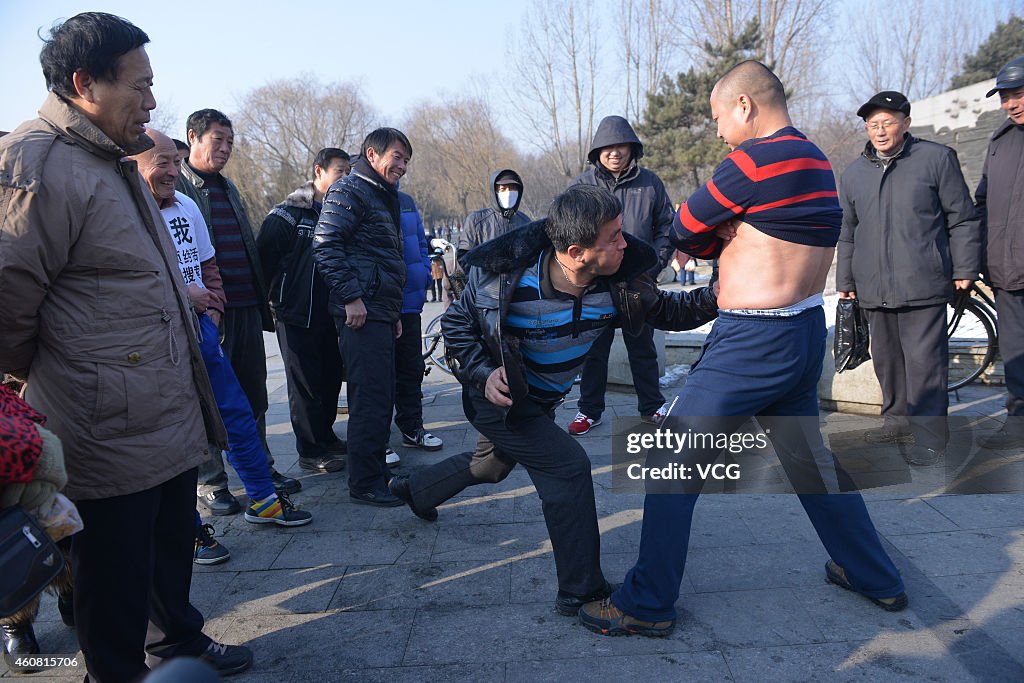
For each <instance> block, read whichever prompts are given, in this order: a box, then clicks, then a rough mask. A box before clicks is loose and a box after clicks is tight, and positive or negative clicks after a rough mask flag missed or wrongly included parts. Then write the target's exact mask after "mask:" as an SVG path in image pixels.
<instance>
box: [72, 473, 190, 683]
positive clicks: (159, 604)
mask: <svg viewBox="0 0 1024 683" xmlns="http://www.w3.org/2000/svg"><path fill="white" fill-rule="evenodd" d="M195 488H196V470H195V469H191V470H188V471H187V472H184V473H182V474H179V475H178V476H176V477H174V478H173V479H170V480H169V481H166V482H164V483H163V484H160V485H159V486H155V487H153V488H151V489H147V490H145V491H140V492H138V493H132V494H129V495H125V496H115V497H113V498H101V499H99V500H79V501H75V504H76V505H77V507H78V511H79V512H80V513H81V515H82V522H83V523H84V525H85V529H84V530H83V531H80V532H79V533H78V534H76V535H75V536H74V537H73V539H72V545H71V571H72V576H73V577H74V596H75V597H74V603H75V605H74V606H75V632H76V634H77V635H78V642H79V644H80V645H81V646H82V653H83V654H84V655H85V664H86V666H87V667H88V670H89V678H90V680H92V681H102V682H104V683H108V682H109V683H125V682H127V681H133V680H135V679H136V678H138V677H140V676H142V675H143V674H145V673H146V672H147V671H148V669H147V667H146V653H149V654H150V655H152V656H154V657H162V658H168V657H177V656H193V657H194V656H197V655H199V654H201V653H202V652H203V651H204V650H206V647H207V646H208V645H209V644H210V639H209V638H208V637H207V636H205V635H204V634H203V615H201V614H200V613H199V611H198V610H196V608H194V607H193V606H192V605H191V604H190V603H189V598H188V594H189V588H190V586H191V583H192V550H193V543H194V541H195V534H196V516H195V515H196V510H195V498H194V496H195ZM147 627H149V635H148V636H147Z"/></svg>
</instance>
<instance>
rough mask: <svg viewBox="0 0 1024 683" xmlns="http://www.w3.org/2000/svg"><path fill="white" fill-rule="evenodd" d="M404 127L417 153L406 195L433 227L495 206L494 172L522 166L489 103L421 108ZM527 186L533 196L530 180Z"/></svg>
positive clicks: (475, 100)
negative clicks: (490, 180)
mask: <svg viewBox="0 0 1024 683" xmlns="http://www.w3.org/2000/svg"><path fill="white" fill-rule="evenodd" d="M404 126H405V128H404V130H405V133H406V134H407V135H408V136H409V140H410V142H412V144H413V149H414V153H413V161H412V163H411V164H410V166H409V172H408V174H407V175H406V177H405V179H404V180H403V181H402V191H403V192H407V193H409V194H410V195H412V197H413V198H414V199H415V200H416V203H417V204H418V205H419V208H420V213H421V214H423V219H424V223H425V224H428V225H430V224H432V223H433V222H435V221H446V222H451V221H460V220H462V218H464V217H465V216H466V214H468V213H469V212H470V211H472V210H474V209H478V208H480V207H482V206H489V205H491V204H492V203H493V198H492V196H491V193H490V192H489V190H488V187H487V181H488V178H489V176H490V174H491V172H493V171H495V170H498V169H499V168H502V167H512V168H515V167H516V165H517V164H518V162H519V159H518V155H517V153H516V150H515V148H514V147H513V145H512V143H511V142H510V141H509V140H508V138H506V137H505V136H504V135H502V134H501V132H499V130H498V125H497V123H496V122H495V119H494V116H493V114H492V112H491V109H490V107H489V106H488V104H487V102H486V101H484V100H483V99H482V98H479V97H469V98H449V99H446V100H444V101H440V102H437V103H425V104H422V105H420V106H417V107H415V108H414V110H413V114H412V115H411V116H410V117H409V119H408V120H407V121H406V122H405V124H404ZM524 182H527V192H529V184H528V181H527V180H526V179H524ZM527 196H528V194H527Z"/></svg>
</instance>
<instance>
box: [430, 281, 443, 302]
mask: <svg viewBox="0 0 1024 683" xmlns="http://www.w3.org/2000/svg"><path fill="white" fill-rule="evenodd" d="M443 290H444V288H443V287H442V286H441V281H440V280H431V281H430V286H429V287H427V292H428V293H429V294H430V300H431V301H440V300H441V296H442V295H443V294H444V291H443Z"/></svg>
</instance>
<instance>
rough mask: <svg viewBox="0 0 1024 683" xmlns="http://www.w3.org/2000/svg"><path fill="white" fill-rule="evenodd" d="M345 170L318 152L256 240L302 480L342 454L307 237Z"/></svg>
mask: <svg viewBox="0 0 1024 683" xmlns="http://www.w3.org/2000/svg"><path fill="white" fill-rule="evenodd" d="M351 170H352V166H351V164H350V158H349V155H348V154H347V153H346V152H345V151H344V150H341V149H338V148H336V147H325V148H324V149H321V150H320V151H319V152H317V155H316V159H315V160H314V161H313V179H312V180H310V181H308V182H306V183H305V184H304V185H303V186H302V187H300V188H298V189H297V190H295V191H294V192H292V193H291V194H290V195H288V197H287V198H286V199H285V200H284V201H283V202H281V203H280V204H278V205H277V206H275V207H274V208H273V209H271V211H270V213H269V214H267V217H266V218H265V219H263V225H262V226H261V227H260V232H259V236H258V237H257V238H256V246H257V249H258V250H259V256H260V261H261V263H262V264H263V279H264V281H266V282H268V283H270V304H271V306H272V307H273V309H274V314H275V315H276V317H277V340H278V343H279V345H280V347H281V359H282V360H283V361H284V372H285V377H286V378H287V382H288V407H289V410H290V413H291V422H292V431H293V432H294V433H295V448H296V450H297V451H298V454H299V467H301V468H302V469H304V470H307V471H309V472H337V471H339V470H341V469H342V468H344V467H345V453H346V452H347V446H346V444H345V442H344V441H342V440H341V439H339V438H338V437H337V436H336V435H335V433H334V422H335V420H336V419H337V417H338V413H337V405H338V396H339V394H340V393H341V384H342V378H343V375H344V371H343V368H342V363H341V353H340V351H339V350H338V329H337V328H336V327H335V326H334V318H333V317H332V316H331V313H330V309H329V307H328V299H329V296H330V291H329V290H328V288H327V283H326V282H324V279H323V277H322V276H321V275H320V271H319V269H318V268H317V266H316V261H315V260H314V259H313V233H314V232H315V231H316V224H317V221H318V220H320V211H321V209H322V208H323V201H324V195H325V194H327V190H329V189H330V187H331V185H333V184H334V183H335V182H337V181H338V180H339V179H341V178H344V177H345V176H347V175H348V174H349V171H351Z"/></svg>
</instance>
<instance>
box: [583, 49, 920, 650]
mask: <svg viewBox="0 0 1024 683" xmlns="http://www.w3.org/2000/svg"><path fill="white" fill-rule="evenodd" d="M711 112H712V116H713V118H714V119H715V121H716V122H717V124H718V136H719V137H720V138H722V139H723V140H724V141H725V142H726V143H727V144H728V145H729V147H730V148H731V149H732V150H733V151H732V152H731V153H730V154H729V155H728V156H727V157H726V159H725V161H723V162H722V163H721V164H720V165H719V166H718V168H717V169H716V170H715V173H714V175H713V177H712V179H711V180H710V181H709V182H708V183H707V184H706V185H705V186H704V187H702V188H701V189H700V190H698V191H697V192H696V193H694V194H693V196H691V197H690V199H689V200H688V201H687V202H686V203H685V204H683V205H682V206H681V207H680V209H679V213H678V215H677V217H676V220H675V223H674V226H673V242H674V243H675V245H676V247H677V248H678V249H679V250H681V251H684V252H686V253H688V254H690V255H691V256H694V257H696V258H715V257H718V258H719V264H720V266H719V267H720V277H721V282H720V286H721V291H720V294H719V296H718V303H719V308H720V314H719V319H718V321H717V322H716V323H715V327H714V329H713V330H712V332H711V334H710V335H709V336H708V339H707V344H706V346H705V350H704V353H703V355H702V356H701V358H700V359H699V360H698V362H697V363H696V364H695V365H694V366H693V368H691V370H690V375H689V378H688V379H687V382H686V386H685V388H684V389H683V392H682V393H681V394H680V396H679V399H678V401H679V403H678V405H677V406H676V408H675V409H674V411H673V414H674V415H678V416H680V417H678V418H675V419H676V420H678V421H679V422H677V423H676V424H677V425H682V428H681V429H679V431H682V429H685V428H687V427H690V428H694V431H697V430H700V431H704V432H706V431H719V432H732V431H735V430H736V429H738V428H739V427H740V426H741V425H742V423H743V422H744V421H746V420H747V418H748V417H750V416H757V418H758V421H759V422H760V424H761V426H762V427H763V428H765V431H766V433H767V434H768V436H769V438H770V439H771V440H772V443H773V445H774V447H775V450H776V452H777V453H778V455H779V458H780V460H781V462H782V464H783V467H784V468H785V470H786V473H787V475H788V476H789V478H790V480H791V482H792V483H793V486H794V488H795V489H796V491H797V493H798V494H799V498H800V502H801V504H802V505H803V507H804V510H805V511H806V512H807V516H808V517H809V518H810V520H811V523H812V524H813V525H814V528H815V530H816V531H817V533H818V536H819V538H820V539H821V541H822V543H823V544H824V546H825V549H826V550H827V551H828V553H829V555H830V556H831V558H832V559H831V560H829V561H828V563H827V564H826V568H825V571H826V578H827V579H828V580H829V581H830V582H832V583H835V584H837V585H839V586H841V587H843V588H846V589H849V590H853V591H856V592H858V593H860V594H861V595H863V596H865V597H867V598H868V599H869V600H871V601H872V602H874V603H875V604H876V605H878V606H880V607H882V608H883V609H885V610H887V611H898V610H901V609H904V608H905V607H906V606H907V604H908V603H907V597H906V594H905V593H904V587H903V581H902V580H901V578H900V575H899V572H898V571H897V570H896V567H895V566H894V565H893V563H892V561H891V560H890V559H889V557H888V555H886V553H885V551H884V549H883V548H882V546H881V543H880V541H879V539H878V534H877V532H876V531H875V528H874V525H873V524H872V523H871V519H870V517H869V516H868V513H867V509H866V508H865V506H864V500H863V498H862V497H861V496H860V494H859V493H855V492H854V493H843V494H838V492H839V491H840V490H842V491H849V490H850V489H851V488H852V484H851V482H850V481H849V478H848V477H847V476H846V475H845V473H844V472H843V471H842V470H841V469H840V468H839V467H838V465H836V464H835V461H834V459H833V458H832V455H831V453H829V452H828V451H827V449H825V448H824V446H823V444H822V440H821V434H820V432H819V431H818V430H817V422H816V418H817V415H818V399H817V384H818V379H819V377H820V375H821V364H822V358H823V356H824V352H825V317H824V311H823V310H822V296H821V293H822V290H823V289H824V285H825V278H826V275H827V273H828V270H829V266H830V264H831V263H832V255H833V252H834V250H835V245H836V242H837V240H838V237H839V230H840V225H841V222H842V211H841V209H840V207H839V203H838V199H837V194H836V186H835V178H834V176H833V174H832V168H831V166H830V165H829V162H828V160H827V159H826V158H825V156H824V154H822V152H821V151H820V150H819V149H818V148H817V147H816V146H815V145H814V144H812V143H811V142H809V141H808V140H807V138H806V137H804V135H803V134H802V133H801V132H800V131H798V130H797V129H796V128H794V127H793V125H792V122H791V120H790V118H789V111H788V107H787V104H786V96H785V91H784V89H783V86H782V83H781V82H780V81H779V79H778V78H777V77H776V76H775V74H773V73H772V72H771V71H770V70H769V69H768V68H767V67H765V66H764V65H763V64H761V63H759V62H755V61H747V62H743V63H741V64H739V65H737V66H736V67H734V68H733V69H731V70H730V71H729V72H728V73H727V74H726V75H725V76H723V77H722V79H721V80H719V81H718V83H717V84H716V86H715V88H714V90H713V91H712V93H711ZM797 418H804V419H802V420H801V419H797ZM808 419H809V420H810V424H811V425H813V427H812V428H810V429H808V428H806V424H805V423H806V422H807V420H808ZM801 425H803V426H801ZM674 429H677V428H676V427H674ZM719 453H720V451H719V450H716V449H714V448H711V447H709V448H707V449H690V450H689V451H687V452H685V453H683V454H682V455H681V456H677V457H678V458H682V459H684V461H685V463H686V464H687V465H692V464H696V463H710V462H714V460H715V459H716V458H717V457H718V455H719ZM694 471H696V470H694ZM651 490H652V489H651V488H650V487H649V488H648V495H647V497H646V499H645V502H644V519H643V528H642V534H641V540H640V553H639V557H638V559H637V562H636V565H634V567H633V568H632V569H631V570H630V571H629V572H628V574H627V575H626V578H625V582H624V583H623V585H622V587H621V588H620V589H619V590H617V591H616V592H615V593H613V594H612V595H611V597H609V598H607V599H605V600H600V601H595V602H591V603H588V604H586V605H584V606H583V608H582V609H581V610H580V614H579V619H580V623H581V624H583V625H584V626H586V627H587V628H589V629H591V630H593V631H595V632H597V633H601V634H603V635H630V634H640V635H646V636H659V637H660V636H667V635H669V634H670V633H672V631H673V629H674V628H675V620H676V610H675V607H674V605H675V602H676V600H677V599H678V597H679V584H680V581H681V580H682V577H683V570H684V568H685V565H686V551H687V546H688V544H689V538H690V523H691V520H692V517H693V508H694V505H695V504H696V502H697V496H698V494H699V493H700V490H701V482H700V481H699V480H691V481H688V482H685V483H682V484H681V485H680V486H679V488H678V489H674V490H673V492H670V493H657V492H654V493H652V492H651ZM675 491H682V492H675Z"/></svg>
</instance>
